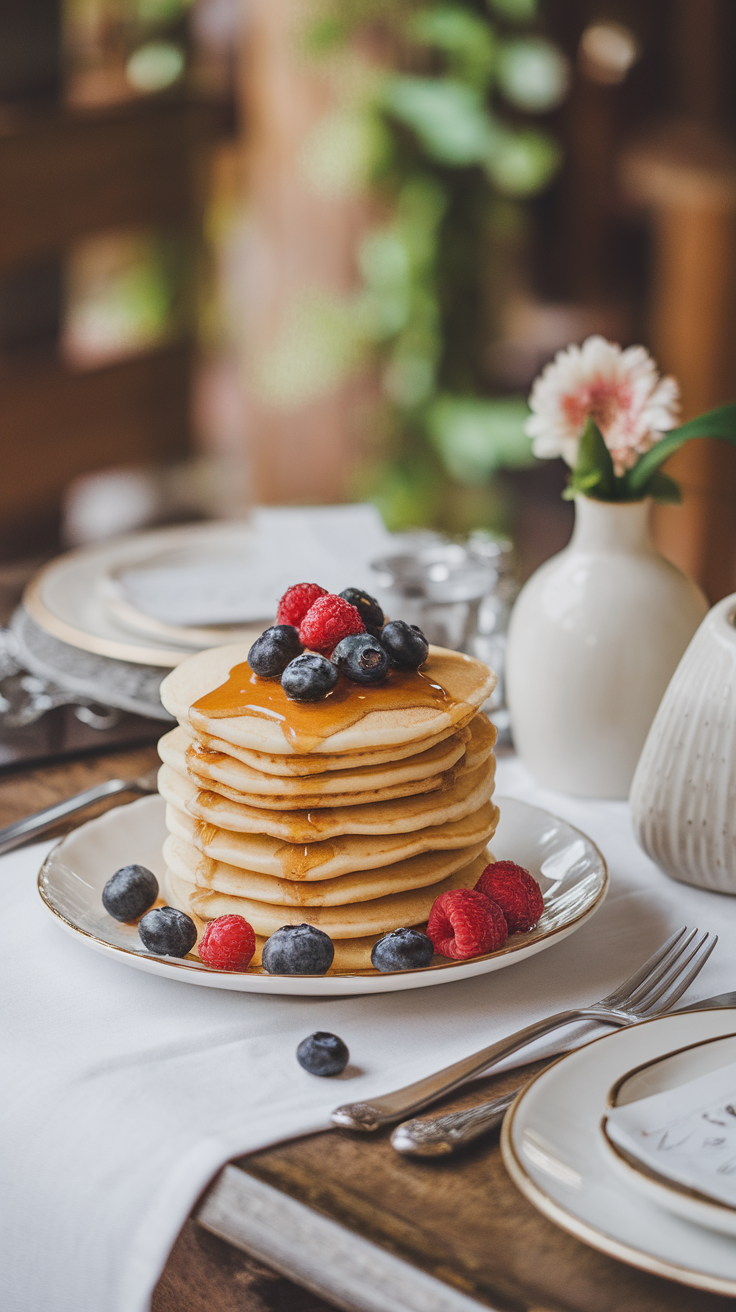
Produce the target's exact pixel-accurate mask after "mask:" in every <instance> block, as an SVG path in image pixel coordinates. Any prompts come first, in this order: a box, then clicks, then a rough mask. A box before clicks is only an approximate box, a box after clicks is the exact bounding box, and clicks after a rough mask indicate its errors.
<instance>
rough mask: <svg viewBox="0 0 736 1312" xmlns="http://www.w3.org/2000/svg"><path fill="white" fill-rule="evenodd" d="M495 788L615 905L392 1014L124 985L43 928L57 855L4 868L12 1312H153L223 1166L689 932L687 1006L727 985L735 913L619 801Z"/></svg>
mask: <svg viewBox="0 0 736 1312" xmlns="http://www.w3.org/2000/svg"><path fill="white" fill-rule="evenodd" d="M498 792H499V793H509V794H512V795H514V796H516V797H521V798H524V799H526V800H527V801H530V802H533V803H535V804H536V805H539V806H544V807H546V808H547V809H549V810H550V811H554V812H557V813H558V814H560V815H563V816H565V817H566V818H567V819H569V820H570V821H572V823H573V824H576V825H578V826H579V827H580V828H581V829H583V830H584V831H585V832H586V833H588V834H590V836H591V837H592V838H594V839H595V841H596V842H597V843H598V845H599V846H600V848H601V849H602V851H603V853H604V855H605V856H606V858H607V860H608V863H609V867H610V871H611V890H610V893H609V896H608V899H607V901H606V902H605V904H604V906H603V907H602V908H601V909H600V911H599V912H598V913H597V915H596V916H595V917H594V918H593V919H592V920H591V921H589V922H588V924H586V925H585V926H584V927H583V928H582V929H581V930H580V931H579V932H578V933H577V934H575V935H573V936H572V937H570V938H569V939H567V940H566V941H565V942H563V943H560V944H559V945H557V946H556V947H554V948H550V949H549V950H548V951H546V952H544V953H540V954H539V955H538V956H536V957H533V958H531V959H529V960H527V961H524V962H521V963H519V964H518V965H516V966H514V967H513V968H510V969H508V970H503V971H499V972H497V973H494V974H491V975H486V976H483V977H482V978H480V979H475V980H469V981H465V982H460V983H457V984H448V985H444V986H443V987H439V988H432V989H418V990H416V991H413V992H406V993H392V994H388V995H385V996H381V997H365V998H346V999H342V1000H338V1001H333V1000H332V999H314V998H303V999H299V998H268V997H256V996H253V995H248V994H242V993H229V992H226V991H224V990H223V991H217V990H213V989H199V988H192V987H191V986H189V985H187V984H184V983H178V982H176V983H175V982H170V981H168V980H162V979H158V978H155V977H154V976H152V975H146V974H143V973H141V972H139V971H136V970H130V969H128V968H127V967H125V966H124V965H120V964H118V963H117V962H114V961H109V960H107V959H106V958H103V957H101V956H99V955H97V954H96V953H94V952H90V951H87V950H85V948H84V946H83V945H82V944H81V943H77V942H75V941H74V940H73V939H72V938H71V937H69V936H67V935H66V934H64V933H63V932H62V931H61V930H60V929H59V928H58V927H57V926H56V925H54V923H53V921H52V920H51V918H50V917H49V916H48V915H47V913H46V912H45V911H44V910H43V908H42V906H41V904H40V901H39V898H38V895H37V893H36V884H35V876H36V872H37V870H38V866H39V863H40V858H41V857H42V855H43V853H44V852H45V850H46V849H47V848H48V846H49V844H42V845H38V846H35V847H32V848H27V849H25V850H22V851H20V852H15V853H11V854H10V855H8V856H6V857H3V858H2V860H0V887H1V888H2V895H3V905H4V907H5V909H6V914H5V918H4V922H3V924H4V942H3V951H2V958H1V963H0V970H1V971H2V974H3V975H4V977H5V979H4V987H3V992H2V998H3V1002H2V1012H1V1013H0V1014H1V1019H0V1026H1V1027H2V1030H1V1033H2V1038H3V1049H4V1054H5V1063H4V1076H3V1086H4V1087H3V1092H4V1095H5V1096H4V1097H3V1117H4V1121H5V1125H4V1141H3V1144H2V1148H1V1149H0V1160H1V1161H2V1168H3V1171H4V1173H5V1181H4V1188H3V1202H2V1207H3V1211H4V1216H3V1219H2V1225H3V1258H2V1261H1V1262H0V1306H2V1308H3V1312H41V1309H44V1310H46V1309H48V1312H52V1309H53V1312H103V1309H104V1312H142V1310H143V1309H145V1308H147V1307H148V1304H149V1299H150V1294H151V1290H152V1288H153V1286H154V1285H155V1282H156V1280H157V1278H158V1275H159V1273H160V1271H161V1269H162V1267H163V1265H164V1263H165V1261H166V1257H167V1254H168V1252H169V1249H170V1247H171V1245H172V1243H173V1241H174V1239H175V1237H176V1235H177V1233H178V1231H179V1229H180V1227H181V1225H182V1223H183V1221H184V1220H185V1218H186V1216H187V1214H188V1212H189V1211H190V1209H191V1207H192V1204H193V1203H194V1201H195V1199H196V1198H197V1196H198V1194H199V1193H200V1191H201V1190H202V1188H203V1186H204V1185H205V1184H206V1183H207V1181H208V1180H209V1179H210V1178H211V1177H212V1176H213V1175H214V1174H215V1173H216V1171H217V1170H218V1168H219V1167H220V1166H221V1165H222V1164H223V1163H224V1162H225V1161H227V1160H228V1158H231V1157H233V1156H236V1155H238V1154H240V1153H243V1152H247V1151H249V1150H253V1149H256V1148H260V1147H263V1146H265V1145H266V1144H270V1143H274V1142H276V1141H278V1140H281V1139H285V1138H289V1137H291V1136H293V1135H298V1134H304V1133H308V1132H310V1131H315V1130H320V1129H322V1128H324V1127H325V1126H326V1125H327V1124H328V1119H327V1118H328V1114H329V1112H330V1110H331V1108H332V1107H333V1106H334V1105H335V1104H336V1103H338V1102H347V1101H354V1100H357V1099H359V1098H365V1097H368V1096H370V1095H372V1094H377V1093H379V1092H382V1091H387V1090H388V1089H390V1088H392V1087H395V1086H396V1085H398V1084H403V1083H406V1082H408V1081H409V1080H411V1079H416V1078H419V1077H420V1076H422V1075H424V1074H427V1073H429V1072H430V1071H432V1070H434V1069H436V1068H437V1067H438V1066H440V1065H443V1064H444V1063H446V1062H448V1061H451V1060H453V1059H455V1058H457V1057H460V1056H462V1055H464V1054H466V1053H469V1052H472V1051H474V1050H475V1049H476V1048H478V1047H480V1046H481V1045H482V1044H484V1043H489V1042H491V1041H493V1039H494V1038H500V1037H502V1036H503V1035H504V1034H505V1033H508V1032H510V1031H512V1030H514V1029H517V1028H518V1027H519V1026H521V1025H523V1024H525V1023H527V1022H529V1021H530V1020H532V1019H534V1018H536V1017H539V1016H540V1015H543V1014H547V1013H549V1012H551V1011H556V1010H558V1009H561V1008H563V1007H571V1006H575V1005H576V1004H580V1003H584V1002H589V1001H591V1000H593V999H595V998H598V997H600V996H601V995H602V994H603V993H605V992H606V991H607V990H608V989H609V988H610V987H612V986H613V985H614V984H615V983H616V982H617V981H619V980H620V979H622V978H623V977H624V976H625V975H626V974H628V973H629V972H630V971H631V970H633V969H634V968H635V967H636V965H637V964H639V963H640V962H641V961H642V960H643V959H644V958H645V957H646V956H647V955H648V954H649V953H650V952H651V951H653V950H654V948H655V947H656V946H657V945H658V944H659V943H660V942H661V941H662V940H663V939H664V938H665V937H666V936H667V934H669V933H670V932H671V931H672V930H673V929H674V928H676V927H677V926H679V925H681V924H683V923H688V924H690V925H696V924H697V925H699V926H701V927H702V928H704V929H712V930H717V931H718V932H719V934H721V936H722V938H721V943H720V944H719V946H718V948H717V949H716V952H715V953H714V955H713V957H712V958H711V960H710V962H709V963H708V965H707V966H706V968H705V970H704V972H703V974H702V975H701V976H700V978H699V980H698V981H697V983H696V985H695V986H694V987H693V989H691V991H690V994H689V995H688V998H689V1000H693V1001H694V1000H696V999H697V998H704V997H707V996H709V995H711V994H714V993H717V992H721V991H724V990H726V989H729V988H734V987H736V970H735V969H734V966H733V958H734V952H735V951H736V899H731V898H727V897H722V896H719V895H717V894H712V893H703V892H699V891H697V890H695V889H690V888H688V887H685V886H683V885H680V884H676V883H673V882H672V881H670V880H669V879H667V878H666V877H665V876H664V875H663V874H661V873H660V872H659V871H658V870H657V869H656V867H655V866H653V865H652V863H651V862H650V861H649V860H648V859H647V858H646V857H645V856H644V855H643V854H642V853H641V852H640V850H639V848H638V847H637V845H636V843H635V841H634V838H633V836H632V833H631V828H630V824H629V819H628V812H627V808H626V806H625V804H624V803H617V802H616V803H612V802H586V801H581V800H578V799H575V798H569V797H565V796H563V795H561V794H557V793H553V792H550V791H547V790H544V789H540V788H538V787H536V785H535V784H534V783H533V781H532V780H531V779H530V778H529V776H528V775H527V774H526V772H525V771H524V769H523V768H522V766H521V765H520V764H519V763H518V762H516V761H515V760H513V759H506V760H501V761H500V762H499V769H498ZM316 1029H321V1030H331V1031H333V1032H334V1033H336V1034H339V1035H340V1036H341V1037H342V1038H343V1039H344V1040H345V1042H346V1043H347V1044H348V1046H349V1048H350V1051H351V1067H349V1068H348V1071H346V1072H345V1074H344V1075H343V1076H342V1077H340V1079H338V1080H320V1079H318V1078H316V1077H314V1076H310V1075H308V1074H307V1073H306V1072H304V1071H302V1070H301V1068H300V1067H299V1066H298V1065H297V1062H296V1060H295V1057H294V1051H295V1048H296V1046H297V1043H298V1042H299V1041H300V1040H301V1039H302V1038H303V1037H304V1036H305V1035H307V1034H309V1033H311V1032H312V1031H313V1030H316ZM528 1056H529V1050H528V1049H527V1050H526V1051H525V1053H524V1054H523V1059H526V1058H528ZM517 1060H519V1059H517Z"/></svg>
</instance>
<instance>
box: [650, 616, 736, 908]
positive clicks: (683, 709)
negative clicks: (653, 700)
mask: <svg viewBox="0 0 736 1312" xmlns="http://www.w3.org/2000/svg"><path fill="white" fill-rule="evenodd" d="M630 800H631V811H632V817H633V821H634V829H635V832H636V836H637V838H638V840H639V842H640V843H641V846H642V847H643V848H644V851H645V852H647V853H648V855H649V856H650V857H651V858H652V860H653V861H656V863H657V865H658V866H660V867H661V868H662V870H664V871H665V872H666V873H667V874H668V875H671V876H672V878H673V879H679V880H680V881H681V882H682V883H685V884H694V885H696V886H697V887H699V888H709V889H713V890H714V891H715V892H717V893H736V593H734V594H732V596H730V597H726V598H724V600H723V601H719V602H718V604H717V605H716V606H714V607H713V609H712V610H711V611H709V613H708V614H707V615H706V617H705V619H704V620H703V623H702V624H701V626H700V628H699V629H698V631H697V633H696V634H695V637H694V638H693V640H692V642H691V643H690V646H689V647H688V649H687V651H686V652H685V655H684V656H683V658H682V660H681V661H680V664H679V665H678V667H677V669H676V671H675V673H674V675H673V676H672V679H671V681H670V684H669V686H668V688H667V691H666V692H665V695H664V697H663V699H662V703H661V705H660V707H659V710H658V711H657V714H656V716H655V718H654V721H653V723H652V727H651V729H650V730H649V734H648V737H647V740H646V742H645V744H644V749H643V751H642V754H641V758H640V760H639V764H638V766H637V768H636V773H635V775H634V781H633V784H632V786H631V798H630Z"/></svg>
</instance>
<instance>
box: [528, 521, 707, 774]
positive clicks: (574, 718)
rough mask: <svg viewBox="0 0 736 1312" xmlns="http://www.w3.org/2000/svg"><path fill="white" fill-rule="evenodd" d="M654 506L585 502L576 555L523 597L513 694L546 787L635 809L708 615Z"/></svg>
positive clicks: (549, 569) (544, 570)
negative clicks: (641, 779)
mask: <svg viewBox="0 0 736 1312" xmlns="http://www.w3.org/2000/svg"><path fill="white" fill-rule="evenodd" d="M648 512H649V504H648V502H646V501H637V502H629V503H624V504H618V505H617V504H614V503H610V502H606V501H594V500H592V499H591V498H588V497H578V498H576V516H575V529H574V532H573V535H572V539H571V541H570V543H569V545H568V546H567V547H566V548H565V549H564V551H561V552H560V553H559V555H557V556H553V557H552V559H551V560H548V561H546V562H545V563H544V565H542V566H541V567H540V568H539V569H538V570H537V571H536V573H535V574H533V575H532V577H531V578H530V579H529V581H528V583H526V584H525V586H524V587H523V588H522V591H521V592H520V594H519V597H518V599H517V602H516V605H515V607H514V610H513V612H512V615H511V624H510V627H509V639H508V653H507V658H506V659H507V665H506V670H507V693H508V704H509V710H510V713H511V723H512V729H513V735H514V742H515V744H516V749H517V751H518V752H519V755H520V756H521V758H522V760H523V761H524V763H525V765H527V766H528V767H529V769H530V770H531V772H532V774H534V775H535V776H536V778H537V779H538V780H539V782H540V783H542V784H546V785H547V786H548V787H550V788H559V789H561V790H562V791H563V792H568V793H577V794H579V795H580V796H582V797H610V798H625V797H627V796H628V793H629V788H630V787H631V780H632V778H633V775H634V770H635V768H636V763H637V761H638V759H639V755H640V753H641V749H642V747H643V746H644V739H645V738H646V736H647V731H648V729H649V726H650V724H651V723H652V720H653V719H654V715H655V712H656V710H657V707H658V706H659V703H660V700H661V698H662V695H663V693H664V691H665V688H666V687H667V684H668V683H669V680H670V679H671V677H672V675H673V673H674V671H675V668H676V666H677V663H678V661H679V660H680V657H681V656H682V654H683V652H684V651H685V648H686V647H687V644H688V643H689V641H690V639H691V638H692V636H693V634H694V632H695V630H696V629H697V627H698V625H699V623H700V621H701V620H702V618H703V616H704V615H705V614H706V612H707V609H708V603H707V602H706V600H705V597H704V596H703V594H702V592H700V590H699V588H697V587H696V586H695V584H694V583H691V581H690V580H689V579H688V578H686V577H685V575H684V574H682V573H681V571H680V570H678V569H677V568H676V567H675V566H674V565H672V564H671V563H670V562H669V561H668V560H665V559H664V557H663V556H661V555H659V553H658V552H656V551H655V550H654V548H653V547H652V544H651V542H650V539H649V531H648Z"/></svg>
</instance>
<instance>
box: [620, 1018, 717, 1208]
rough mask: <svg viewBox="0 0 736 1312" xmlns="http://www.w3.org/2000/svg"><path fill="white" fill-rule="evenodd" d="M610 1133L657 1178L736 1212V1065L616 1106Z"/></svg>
mask: <svg viewBox="0 0 736 1312" xmlns="http://www.w3.org/2000/svg"><path fill="white" fill-rule="evenodd" d="M729 1043H730V1044H731V1046H732V1047H733V1045H734V1043H736V1040H734V1041H733V1042H731V1041H730V1040H729ZM705 1046H706V1047H708V1046H709V1045H707V1044H706V1045H705ZM705 1055H706V1056H707V1054H705ZM606 1128H607V1132H608V1136H609V1138H611V1139H612V1140H613V1142H614V1143H617V1144H618V1145H619V1146H620V1147H621V1148H623V1149H624V1150H625V1151H626V1152H627V1153H630V1154H631V1155H632V1156H633V1157H635V1158H636V1159H637V1160H638V1161H640V1162H642V1163H643V1164H644V1165H645V1166H648V1167H650V1169H651V1170H653V1171H656V1172H657V1174H658V1175H664V1176H667V1178H668V1179H670V1180H673V1181H674V1182H675V1183H676V1184H681V1185H685V1186H686V1187H687V1188H688V1189H697V1190H698V1191H699V1192H700V1193H703V1194H707V1195H708V1196H709V1197H711V1198H714V1199H716V1200H717V1201H719V1202H721V1203H726V1204H727V1206H728V1207H736V1062H733V1061H732V1062H730V1063H729V1064H728V1065H726V1066H722V1067H721V1068H720V1069H718V1070H712V1071H709V1072H708V1073H707V1074H703V1075H700V1076H698V1077H697V1079H692V1080H688V1081H687V1083H686V1084H681V1085H680V1086H679V1087H678V1088H676V1089H667V1090H665V1091H663V1092H662V1093H654V1094H651V1095H650V1096H649V1097H648V1098H637V1100H636V1101H635V1102H631V1103H628V1104H627V1105H626V1106H625V1107H614V1108H613V1109H612V1111H611V1112H609V1115H608V1117H607V1123H606Z"/></svg>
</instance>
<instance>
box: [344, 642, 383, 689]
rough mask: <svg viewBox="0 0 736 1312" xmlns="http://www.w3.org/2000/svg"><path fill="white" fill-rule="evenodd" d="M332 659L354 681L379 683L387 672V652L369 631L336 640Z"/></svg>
mask: <svg viewBox="0 0 736 1312" xmlns="http://www.w3.org/2000/svg"><path fill="white" fill-rule="evenodd" d="M332 661H333V663H334V664H335V665H336V666H337V668H338V670H342V673H343V674H346V675H347V677H348V678H349V679H352V680H353V681H354V682H355V683H380V682H381V680H382V679H385V678H386V675H387V674H388V672H389V659H388V654H387V653H386V652H385V651H384V649H383V647H382V646H381V644H380V642H379V641H378V638H372V637H371V635H370V633H353V634H351V635H350V637H349V638H343V639H342V642H338V644H337V646H336V648H335V650H334V651H333V653H332Z"/></svg>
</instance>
